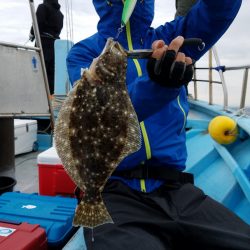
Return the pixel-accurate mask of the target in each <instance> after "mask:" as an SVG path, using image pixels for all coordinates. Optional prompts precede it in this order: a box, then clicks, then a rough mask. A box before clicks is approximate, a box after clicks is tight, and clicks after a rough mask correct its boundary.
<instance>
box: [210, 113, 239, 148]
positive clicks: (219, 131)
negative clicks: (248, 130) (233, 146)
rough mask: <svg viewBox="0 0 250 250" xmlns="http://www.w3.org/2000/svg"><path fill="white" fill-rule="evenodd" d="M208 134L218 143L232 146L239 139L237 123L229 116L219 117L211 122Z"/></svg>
mask: <svg viewBox="0 0 250 250" xmlns="http://www.w3.org/2000/svg"><path fill="white" fill-rule="evenodd" d="M208 132H209V134H210V136H211V137H212V138H213V139H214V140H215V141H216V142H218V143H220V144H230V143H233V142H234V141H235V140H236V138H237V135H238V128H237V123H236V121H235V120H233V119H232V118H230V117H228V116H223V115H219V116H216V117H215V118H213V119H212V120H211V121H210V123H209V125H208Z"/></svg>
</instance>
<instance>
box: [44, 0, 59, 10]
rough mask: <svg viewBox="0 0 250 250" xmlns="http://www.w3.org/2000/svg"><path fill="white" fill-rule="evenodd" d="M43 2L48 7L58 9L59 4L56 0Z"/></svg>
mask: <svg viewBox="0 0 250 250" xmlns="http://www.w3.org/2000/svg"><path fill="white" fill-rule="evenodd" d="M43 3H44V4H45V5H47V6H49V7H51V6H52V7H53V8H55V9H57V10H59V9H60V7H61V5H60V4H59V3H58V0H44V1H43Z"/></svg>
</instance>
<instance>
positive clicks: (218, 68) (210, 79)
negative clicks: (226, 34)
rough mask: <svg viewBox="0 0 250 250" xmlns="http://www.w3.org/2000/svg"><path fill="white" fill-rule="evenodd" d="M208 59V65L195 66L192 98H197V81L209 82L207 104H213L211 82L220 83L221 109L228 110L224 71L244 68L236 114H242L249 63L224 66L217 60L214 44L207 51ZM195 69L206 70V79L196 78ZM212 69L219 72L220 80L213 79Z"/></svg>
mask: <svg viewBox="0 0 250 250" xmlns="http://www.w3.org/2000/svg"><path fill="white" fill-rule="evenodd" d="M213 56H214V59H215V62H216V67H213V63H212V62H213V60H212V59H213ZM208 61H209V63H208V64H209V65H208V67H195V70H194V78H193V83H194V97H193V98H194V100H198V82H206V83H208V84H209V105H213V104H214V103H213V84H221V85H222V89H223V98H224V101H223V109H224V110H225V111H228V90H227V84H226V81H225V77H224V72H225V71H233V70H244V73H243V74H244V76H243V82H242V90H241V96H240V106H239V111H238V114H239V115H241V114H244V109H245V105H246V93H247V85H248V71H249V69H250V65H243V66H235V67H226V66H222V65H221V63H220V60H219V56H218V53H217V50H216V47H215V46H214V47H213V48H212V49H211V50H209V52H208ZM197 70H208V72H209V75H208V80H204V79H198V78H197ZM213 70H215V71H217V72H218V73H219V77H220V81H215V80H213Z"/></svg>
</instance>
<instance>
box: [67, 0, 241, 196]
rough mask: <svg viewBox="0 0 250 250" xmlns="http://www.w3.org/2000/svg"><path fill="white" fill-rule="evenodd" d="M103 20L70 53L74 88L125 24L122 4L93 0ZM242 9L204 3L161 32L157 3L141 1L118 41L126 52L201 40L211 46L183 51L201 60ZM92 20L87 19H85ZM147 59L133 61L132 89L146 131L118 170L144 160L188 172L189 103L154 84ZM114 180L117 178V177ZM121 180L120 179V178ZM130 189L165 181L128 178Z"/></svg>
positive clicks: (224, 1) (218, 0)
mask: <svg viewBox="0 0 250 250" xmlns="http://www.w3.org/2000/svg"><path fill="white" fill-rule="evenodd" d="M93 3H94V6H95V9H96V11H97V13H98V15H99V16H100V20H99V22H98V26H97V29H98V33H96V34H94V35H93V36H91V37H89V38H87V39H85V40H83V41H80V42H79V43H77V44H75V45H74V46H73V48H72V49H71V51H70V53H69V55H68V58H67V66H68V73H69V77H70V81H71V83H72V84H73V83H74V82H75V81H76V80H78V79H79V78H80V72H81V69H82V68H83V69H84V68H88V67H89V66H90V64H91V62H92V60H93V58H95V57H97V56H98V55H99V54H100V53H101V51H102V49H103V47H104V45H105V43H106V39H107V38H108V37H115V36H116V34H117V30H118V28H119V27H120V24H121V13H122V8H123V4H122V1H121V0H109V1H104V0H93ZM240 5H241V0H201V1H198V2H197V4H196V5H195V6H194V7H193V8H192V9H191V11H190V12H189V13H188V14H187V16H186V17H178V18H177V19H175V20H174V21H172V22H168V23H165V24H163V25H161V26H159V27H157V28H156V29H154V28H151V27H150V25H151V22H152V20H153V17H154V0H145V1H137V4H136V7H135V10H134V12H133V14H132V16H131V18H130V20H129V23H128V24H127V25H126V29H124V31H123V32H122V33H121V34H120V36H119V39H118V41H119V42H120V43H121V44H122V45H123V47H124V48H126V49H144V48H151V45H152V43H153V41H155V40H158V39H163V40H164V41H165V43H166V44H169V43H170V42H171V40H173V39H174V38H175V37H177V36H179V35H182V36H183V37H185V38H190V37H199V38H201V39H203V41H204V42H205V43H206V49H205V50H203V51H202V52H201V51H199V50H197V49H196V48H192V47H189V48H185V49H183V52H184V53H185V54H186V55H187V56H190V57H191V58H193V59H194V60H198V59H199V58H200V57H201V56H202V55H203V54H204V53H205V52H206V51H207V50H208V49H209V48H211V47H212V46H213V45H214V44H215V43H216V42H217V41H218V40H219V39H220V37H221V36H222V35H223V34H224V32H225V31H226V30H227V28H228V27H229V26H230V24H231V23H232V21H233V20H234V18H235V16H236V15H237V13H238V10H239V8H240ZM85 21H87V20H85ZM146 63H147V61H146V60H143V59H141V60H132V59H129V60H128V68H127V87H128V91H129V95H130V98H131V101H132V103H133V105H134V108H135V110H136V113H137V116H138V119H139V121H140V125H141V131H142V135H143V136H142V138H143V141H142V147H141V149H140V150H139V151H137V152H135V153H134V154H132V155H129V156H127V157H126V158H125V159H124V160H123V161H122V162H121V163H120V165H119V166H118V168H117V170H124V169H129V168H133V167H134V166H136V165H138V164H140V163H142V162H144V164H145V165H149V166H150V167H152V166H154V165H161V166H166V167H169V166H171V167H175V168H177V169H179V170H181V171H182V170H184V169H185V162H186V159H187V151H186V144H185V141H186V138H185V124H186V119H187V114H188V109H189V108H188V102H187V94H186V90H185V87H182V88H172V89H170V88H164V87H162V86H160V85H158V84H156V83H154V82H152V81H151V80H150V79H149V77H148V74H147V70H146ZM112 178H113V177H112ZM117 178H118V177H117ZM122 180H123V181H124V182H125V183H127V184H128V185H129V186H130V187H132V188H134V189H136V190H141V191H144V192H151V191H152V190H154V189H156V188H158V187H159V186H160V185H161V184H162V183H163V182H162V181H159V180H125V179H122Z"/></svg>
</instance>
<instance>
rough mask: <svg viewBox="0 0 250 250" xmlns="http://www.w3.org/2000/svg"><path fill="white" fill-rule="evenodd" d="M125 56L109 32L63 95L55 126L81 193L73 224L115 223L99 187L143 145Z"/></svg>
mask: <svg viewBox="0 0 250 250" xmlns="http://www.w3.org/2000/svg"><path fill="white" fill-rule="evenodd" d="M126 69H127V56H126V53H125V50H124V49H123V48H122V46H121V45H120V44H119V43H118V42H116V41H114V40H113V39H112V38H109V39H108V40H107V43H106V45H105V48H104V49H103V51H102V53H101V55H100V56H99V57H97V58H96V59H94V60H93V63H92V64H91V66H90V69H89V70H85V71H84V73H83V75H82V77H81V79H80V80H79V81H78V82H77V83H76V84H75V86H74V88H73V89H72V91H71V92H70V93H69V95H68V97H67V98H66V100H65V101H64V103H63V105H62V108H61V110H60V112H59V114H58V118H57V121H56V126H55V144H56V149H57V153H58V155H59V157H60V159H61V161H62V163H63V166H64V168H65V170H66V172H67V173H68V174H69V176H70V177H71V178H72V180H73V181H74V182H75V183H76V185H77V186H78V187H79V188H80V189H81V190H83V191H84V196H83V198H82V200H81V202H80V203H79V205H78V206H77V208H76V213H75V216H74V220H73V224H74V225H75V226H84V227H89V228H93V227H96V226H98V225H102V224H105V223H113V221H112V218H111V216H110V214H109V213H108V211H107V209H106V207H105V205H104V203H103V200H102V197H101V192H102V190H103V188H104V186H105V184H106V182H107V180H108V179H109V177H110V176H111V174H112V172H113V171H114V170H115V169H116V167H117V165H118V164H119V163H120V162H121V160H122V159H123V158H124V157H126V156H127V155H129V154H131V153H133V152H135V151H137V150H138V149H139V148H140V146H141V134H140V125H139V122H138V119H137V116H136V113H135V111H134V108H133V105H132V103H131V100H130V98H129V95H128V92H127V87H126V82H125V81H126Z"/></svg>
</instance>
